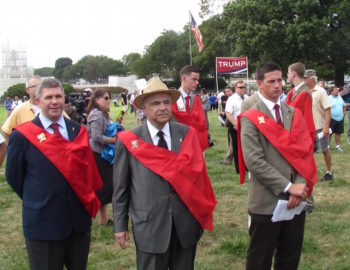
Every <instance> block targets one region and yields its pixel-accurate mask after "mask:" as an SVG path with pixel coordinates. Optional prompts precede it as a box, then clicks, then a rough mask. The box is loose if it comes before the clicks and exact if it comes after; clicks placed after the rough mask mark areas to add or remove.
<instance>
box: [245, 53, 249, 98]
mask: <svg viewBox="0 0 350 270" xmlns="http://www.w3.org/2000/svg"><path fill="white" fill-rule="evenodd" d="M246 59H247V86H248V91H247V94H250V92H249V83H248V80H249V69H248V56H247V57H246Z"/></svg>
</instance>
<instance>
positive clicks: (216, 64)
mask: <svg viewBox="0 0 350 270" xmlns="http://www.w3.org/2000/svg"><path fill="white" fill-rule="evenodd" d="M215 77H216V94H217V95H218V94H219V84H218V58H217V57H215Z"/></svg>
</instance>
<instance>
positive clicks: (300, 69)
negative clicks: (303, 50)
mask: <svg viewBox="0 0 350 270" xmlns="http://www.w3.org/2000/svg"><path fill="white" fill-rule="evenodd" d="M289 69H290V70H291V71H294V72H295V73H296V74H297V75H298V77H299V78H304V73H305V66H304V64H303V63H299V62H298V63H294V64H291V65H290V66H289Z"/></svg>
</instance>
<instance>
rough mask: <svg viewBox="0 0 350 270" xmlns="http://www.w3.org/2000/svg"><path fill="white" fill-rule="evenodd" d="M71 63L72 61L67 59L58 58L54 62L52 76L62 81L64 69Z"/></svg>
mask: <svg viewBox="0 0 350 270" xmlns="http://www.w3.org/2000/svg"><path fill="white" fill-rule="evenodd" d="M72 63H73V61H72V59H70V58H68V57H61V58H58V59H57V60H56V62H55V71H54V75H55V77H56V78H57V79H58V80H62V77H63V72H64V69H65V68H66V67H68V66H71V65H72Z"/></svg>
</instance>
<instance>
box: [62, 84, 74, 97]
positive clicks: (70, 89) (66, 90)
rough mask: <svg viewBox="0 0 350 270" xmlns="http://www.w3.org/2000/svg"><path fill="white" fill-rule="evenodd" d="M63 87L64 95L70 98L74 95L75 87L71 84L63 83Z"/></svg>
mask: <svg viewBox="0 0 350 270" xmlns="http://www.w3.org/2000/svg"><path fill="white" fill-rule="evenodd" d="M62 87H63V90H64V94H65V95H66V96H68V95H69V94H71V93H73V92H74V91H75V90H74V88H73V86H72V85H71V84H70V83H62Z"/></svg>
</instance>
